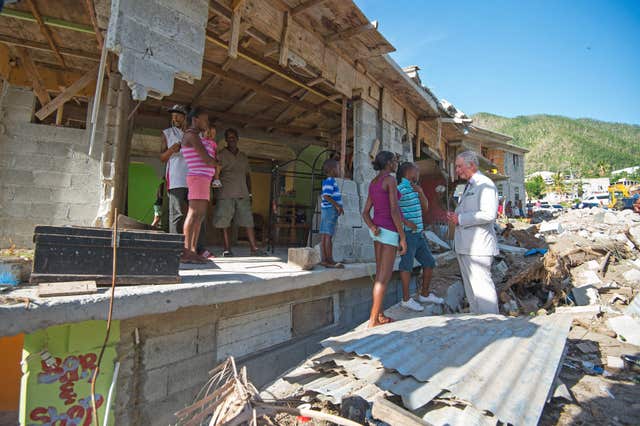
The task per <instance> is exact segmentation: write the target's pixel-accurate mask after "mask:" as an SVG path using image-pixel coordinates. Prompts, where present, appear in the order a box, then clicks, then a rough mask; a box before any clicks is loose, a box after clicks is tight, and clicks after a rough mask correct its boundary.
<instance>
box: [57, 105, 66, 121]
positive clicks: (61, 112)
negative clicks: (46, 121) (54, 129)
mask: <svg viewBox="0 0 640 426" xmlns="http://www.w3.org/2000/svg"><path fill="white" fill-rule="evenodd" d="M63 113H64V104H63V105H60V107H59V108H58V110H57V111H56V126H62V114H63Z"/></svg>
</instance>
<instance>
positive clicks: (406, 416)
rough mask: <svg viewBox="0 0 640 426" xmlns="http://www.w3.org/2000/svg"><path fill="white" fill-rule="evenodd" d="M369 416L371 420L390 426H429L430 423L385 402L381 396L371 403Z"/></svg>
mask: <svg viewBox="0 0 640 426" xmlns="http://www.w3.org/2000/svg"><path fill="white" fill-rule="evenodd" d="M371 415H372V416H373V418H375V419H378V420H382V421H383V422H385V423H387V424H390V425H403V426H431V425H430V423H428V422H426V421H425V420H422V419H421V418H420V417H418V416H416V415H415V414H413V413H411V412H410V411H407V410H405V409H404V408H402V407H399V406H397V405H396V404H394V403H393V402H391V401H388V400H386V399H385V398H384V397H382V396H379V397H378V398H376V399H375V400H374V401H373V405H372V407H371Z"/></svg>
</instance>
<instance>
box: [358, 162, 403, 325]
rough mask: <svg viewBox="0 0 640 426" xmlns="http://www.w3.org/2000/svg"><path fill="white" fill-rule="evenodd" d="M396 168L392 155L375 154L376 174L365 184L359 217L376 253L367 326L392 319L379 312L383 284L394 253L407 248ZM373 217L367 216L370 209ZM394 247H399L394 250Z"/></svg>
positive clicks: (387, 280)
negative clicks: (365, 227) (363, 203)
mask: <svg viewBox="0 0 640 426" xmlns="http://www.w3.org/2000/svg"><path fill="white" fill-rule="evenodd" d="M397 168H398V160H397V159H396V156H395V155H394V154H393V153H392V152H389V151H381V152H379V153H378V155H376V159H375V160H374V162H373V169H374V170H376V171H378V175H377V176H376V177H375V178H373V180H372V181H371V183H370V184H369V196H368V197H367V202H366V204H365V206H364V211H363V212H362V218H363V219H364V222H365V223H366V224H367V226H368V227H369V231H370V233H371V236H372V238H373V241H374V242H373V245H374V248H375V253H376V279H375V282H374V284H373V304H372V306H371V314H370V315H369V327H375V326H377V325H381V324H387V323H389V322H392V321H393V320H392V319H391V318H389V317H386V316H385V315H384V314H383V308H382V303H383V299H384V293H385V292H386V290H387V284H389V280H391V274H392V273H393V263H394V261H395V259H396V253H397V252H398V251H399V253H400V255H403V254H404V253H405V252H406V251H407V242H406V240H405V235H404V227H403V226H402V215H401V213H400V207H398V198H399V196H398V195H399V194H398V187H397V185H396V180H395V179H394V178H393V177H392V176H391V173H393V172H395V171H396V169H397ZM372 208H373V209H374V217H373V219H372V218H371V209H372ZM398 248H399V249H400V250H398Z"/></svg>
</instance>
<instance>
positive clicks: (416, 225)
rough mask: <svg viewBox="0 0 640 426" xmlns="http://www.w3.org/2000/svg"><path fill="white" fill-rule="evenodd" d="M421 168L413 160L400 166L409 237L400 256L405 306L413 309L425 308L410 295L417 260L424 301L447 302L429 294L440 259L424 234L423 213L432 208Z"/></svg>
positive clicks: (419, 295)
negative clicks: (425, 191)
mask: <svg viewBox="0 0 640 426" xmlns="http://www.w3.org/2000/svg"><path fill="white" fill-rule="evenodd" d="M418 175H419V170H418V168H417V167H416V165H415V164H413V163H403V164H402V165H400V167H399V168H398V173H397V175H396V176H397V180H398V191H400V194H401V197H400V200H398V205H399V207H400V210H401V211H402V215H403V219H402V220H403V223H404V231H405V235H406V238H407V252H406V253H405V254H404V255H403V256H401V257H400V279H401V280H402V302H401V305H402V306H403V307H405V308H407V309H411V310H413V311H418V312H420V311H422V310H423V309H424V307H423V306H422V305H421V304H420V303H417V302H416V301H415V300H414V299H412V298H411V297H410V294H409V282H410V281H411V272H412V271H413V260H414V259H417V260H418V262H419V263H420V266H422V285H421V286H420V292H419V293H418V301H419V302H421V303H443V300H442V298H440V297H437V296H436V295H435V294H429V284H431V276H432V275H433V268H434V267H435V266H436V261H435V259H434V258H433V255H432V254H431V250H429V244H428V243H427V240H426V239H425V237H424V235H423V231H424V225H423V220H422V215H423V213H424V212H426V211H427V209H428V208H429V203H428V201H427V197H425V195H424V192H423V191H422V188H421V187H420V186H419V185H418Z"/></svg>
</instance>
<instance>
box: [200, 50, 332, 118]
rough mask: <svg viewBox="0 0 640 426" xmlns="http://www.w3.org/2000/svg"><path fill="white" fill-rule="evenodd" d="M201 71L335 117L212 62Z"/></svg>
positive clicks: (320, 107)
mask: <svg viewBox="0 0 640 426" xmlns="http://www.w3.org/2000/svg"><path fill="white" fill-rule="evenodd" d="M203 69H204V70H205V71H208V72H211V73H213V74H217V75H219V76H220V77H222V78H224V79H225V80H228V81H231V82H233V83H235V84H237V85H239V86H242V87H246V88H248V89H253V90H255V91H256V92H257V93H263V94H265V95H268V96H271V97H272V98H274V99H277V100H279V101H282V102H289V103H293V104H295V105H297V106H299V107H301V108H303V109H306V110H309V111H312V112H319V113H321V114H324V115H326V116H327V117H330V118H333V117H335V116H336V115H337V114H336V113H334V112H332V111H325V110H323V106H322V105H315V104H313V103H311V102H306V101H300V100H295V99H291V98H290V97H289V94H287V93H286V92H282V91H280V90H278V89H275V88H273V87H270V86H263V85H261V84H260V82H258V81H255V80H251V79H250V78H248V77H246V76H244V75H242V74H238V73H234V72H229V71H225V70H224V69H223V68H222V67H221V66H220V65H218V64H215V63H213V62H209V61H205V62H204V64H203Z"/></svg>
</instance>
